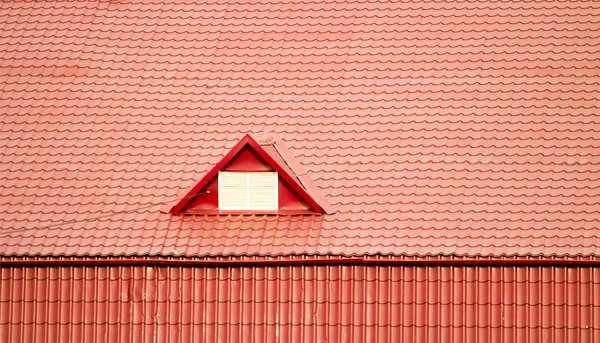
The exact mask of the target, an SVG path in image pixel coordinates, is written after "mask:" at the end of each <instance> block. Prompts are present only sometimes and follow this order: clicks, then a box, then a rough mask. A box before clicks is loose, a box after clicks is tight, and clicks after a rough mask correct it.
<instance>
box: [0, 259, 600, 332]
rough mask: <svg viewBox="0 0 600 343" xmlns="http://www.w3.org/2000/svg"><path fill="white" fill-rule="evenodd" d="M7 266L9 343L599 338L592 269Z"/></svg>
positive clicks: (3, 327)
mask: <svg viewBox="0 0 600 343" xmlns="http://www.w3.org/2000/svg"><path fill="white" fill-rule="evenodd" d="M32 260H35V259H32ZM38 260H44V259H38ZM82 260H85V259H82ZM205 260H206V259H205ZM215 260H217V259H215ZM220 260H231V259H227V258H222V259H220ZM0 266H1V267H2V268H0V285H1V287H0V289H1V290H2V291H1V292H0V337H2V338H3V339H5V340H6V341H7V342H40V343H45V342H108V341H111V342H124V343H127V342H153V343H162V342H267V343H270V342H317V341H329V342H415V343H419V342H442V341H443V342H448V343H454V342H461V343H462V342H507V343H508V342H510V343H512V342H528V343H534V342H535V343H537V342H583V343H587V342H597V341H600V297H599V296H598V294H600V293H599V292H600V268H595V267H591V266H575V267H574V266H545V267H540V266H527V265H524V266H502V267H499V266H498V267H492V266H489V265H478V266H425V265H422V266H416V265H357V264H353V265H342V264H337V265H295V266H294V265H277V266H270V267H265V266H256V265H255V266H246V267H243V266H226V267H206V266H197V267H192V266H187V267H182V266H144V265H137V266H135V265H127V266H98V265H96V266H77V267H75V266H64V267H58V268H57V267H51V266H45V265H37V266H28V267H24V266H8V265H7V264H6V263H4V262H3V263H2V264H0Z"/></svg>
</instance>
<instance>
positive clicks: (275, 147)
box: [169, 134, 333, 214]
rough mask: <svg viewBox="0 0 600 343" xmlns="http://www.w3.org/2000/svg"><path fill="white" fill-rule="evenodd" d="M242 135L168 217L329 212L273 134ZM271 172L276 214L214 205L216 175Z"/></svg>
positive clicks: (303, 172)
mask: <svg viewBox="0 0 600 343" xmlns="http://www.w3.org/2000/svg"><path fill="white" fill-rule="evenodd" d="M256 137H257V138H256V139H255V138H254V137H253V135H251V134H247V135H245V136H244V137H243V138H242V139H241V140H240V141H239V142H238V143H237V144H236V145H235V146H234V147H233V148H231V150H229V152H228V153H227V154H226V155H225V156H224V157H223V158H222V159H221V160H220V161H219V162H218V163H217V164H216V165H215V166H214V167H213V168H212V169H211V170H210V171H209V172H208V173H206V174H205V175H204V176H203V177H202V178H201V179H200V181H198V182H197V183H196V184H195V185H194V186H193V187H192V188H191V189H190V190H189V191H187V192H186V194H185V195H184V196H183V197H182V198H181V200H180V201H179V202H177V204H176V205H175V206H173V207H172V208H171V209H170V210H169V212H170V213H172V214H231V213H242V214H254V213H274V214H324V213H332V212H333V209H332V208H331V206H330V205H329V203H328V202H327V200H326V199H325V197H324V196H323V195H322V194H321V190H320V189H319V187H317V185H316V184H315V183H314V182H313V180H312V179H311V178H310V176H309V175H308V174H307V173H306V171H305V170H304V168H302V165H301V164H300V163H299V162H298V161H297V160H296V159H295V158H294V156H293V155H292V153H291V152H290V151H289V150H288V148H287V147H286V146H285V144H284V142H283V140H281V139H280V138H279V137H277V136H276V135H274V134H263V135H257V136H256ZM222 171H234V172H263V171H275V172H277V175H278V176H279V185H280V189H279V192H280V194H281V195H282V196H281V197H280V199H279V203H280V206H279V208H278V210H277V211H250V210H245V211H231V210H223V209H222V208H219V206H218V197H219V196H220V195H219V194H218V193H219V187H218V186H217V183H218V175H219V172H222Z"/></svg>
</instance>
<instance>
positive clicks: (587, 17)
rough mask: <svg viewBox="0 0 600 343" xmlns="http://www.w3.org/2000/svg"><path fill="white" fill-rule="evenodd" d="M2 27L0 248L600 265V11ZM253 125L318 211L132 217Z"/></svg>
mask: <svg viewBox="0 0 600 343" xmlns="http://www.w3.org/2000/svg"><path fill="white" fill-rule="evenodd" d="M0 15H1V16H2V18H4V20H3V21H2V23H0V27H1V29H0V46H2V50H3V53H2V54H1V55H0V82H1V85H2V86H1V87H0V108H2V115H1V116H0V122H1V126H0V130H1V133H2V135H1V137H0V177H1V179H2V180H3V181H2V184H3V185H2V187H1V188H0V211H1V212H2V216H0V227H1V228H2V231H3V233H2V236H0V251H1V253H2V254H4V255H52V254H54V255H146V254H150V255H157V254H161V255H242V254H246V255H252V254H261V255H278V254H283V255H287V254H300V253H306V254H340V255H364V254H395V255H436V254H457V255H487V256H493V255H528V254H529V255H599V254H600V249H599V245H598V242H599V241H598V232H599V231H598V228H599V226H600V225H599V224H600V210H599V209H600V206H599V204H600V138H599V137H600V105H599V104H600V102H599V98H600V97H599V92H600V90H599V89H600V87H599V79H600V20H598V18H600V4H598V3H597V2H593V1H561V2H552V1H506V2H503V1H476V2H464V1H456V0H445V1H443V0H440V1H421V2H417V1H386V2H384V1H377V0H372V1H319V2H315V1H281V2H279V1H277V2H272V1H230V2H225V1H216V2H195V3H189V2H188V3H180V2H174V1H166V2H165V1H163V2H161V3H160V5H158V4H157V3H152V2H141V1H139V2H135V1H131V2H127V1H118V2H86V1H77V2H25V1H23V2H21V1H12V2H4V3H3V5H2V8H0ZM261 131H273V132H275V133H276V134H278V135H279V136H280V137H281V138H282V139H283V140H284V141H285V143H286V146H287V147H288V148H289V150H290V151H291V153H292V154H293V156H295V157H296V159H297V160H298V161H299V162H300V163H301V164H302V167H303V168H304V169H305V170H306V171H307V173H308V174H309V175H310V176H311V177H312V179H313V180H314V181H315V184H316V185H317V186H318V187H319V188H320V189H321V190H322V191H323V194H324V196H325V197H326V198H327V199H328V201H329V202H330V203H331V204H332V206H333V207H334V208H335V209H336V213H335V214H331V215H322V216H321V215H315V216H280V217H277V216H262V215H261V216H172V215H170V214H166V213H162V212H160V211H159V210H158V209H159V208H160V206H159V207H157V206H154V207H148V206H150V205H154V204H159V203H163V202H165V203H169V202H172V201H176V198H177V196H178V195H179V194H181V193H183V192H184V191H185V190H186V189H189V188H190V187H191V186H193V184H194V183H195V182H197V181H198V180H199V179H200V178H201V177H202V176H203V175H204V174H205V173H206V172H207V171H208V170H209V169H210V168H211V167H212V166H213V165H214V164H215V163H217V162H218V161H219V160H220V159H221V158H223V156H224V155H225V153H226V152H227V151H228V149H230V148H231V147H232V146H233V145H234V144H235V142H237V141H238V140H239V139H240V138H241V137H243V136H244V135H245V134H246V133H249V132H261ZM139 208H142V209H139ZM127 211H131V212H127ZM89 218H98V219H92V220H87V219H89ZM61 223H62V224H61ZM40 227H41V228H40ZM35 228H37V229H35ZM14 230H17V231H16V232H14ZM9 232H10V233H9ZM7 233H8V234H7Z"/></svg>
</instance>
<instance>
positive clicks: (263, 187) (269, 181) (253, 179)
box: [248, 173, 278, 211]
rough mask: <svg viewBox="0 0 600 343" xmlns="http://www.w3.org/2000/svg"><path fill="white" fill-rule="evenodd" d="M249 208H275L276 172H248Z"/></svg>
mask: <svg viewBox="0 0 600 343" xmlns="http://www.w3.org/2000/svg"><path fill="white" fill-rule="evenodd" d="M248 181H249V182H248V187H249V192H248V195H249V197H248V202H249V209H251V210H263V211H268V210H277V207H278V206H277V205H278V203H277V173H248Z"/></svg>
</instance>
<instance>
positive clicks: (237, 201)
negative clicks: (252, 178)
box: [219, 172, 248, 210]
mask: <svg viewBox="0 0 600 343" xmlns="http://www.w3.org/2000/svg"><path fill="white" fill-rule="evenodd" d="M246 174H247V173H227V172H220V173H219V208H220V209H222V210H245V209H247V208H248V176H247V175H246Z"/></svg>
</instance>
